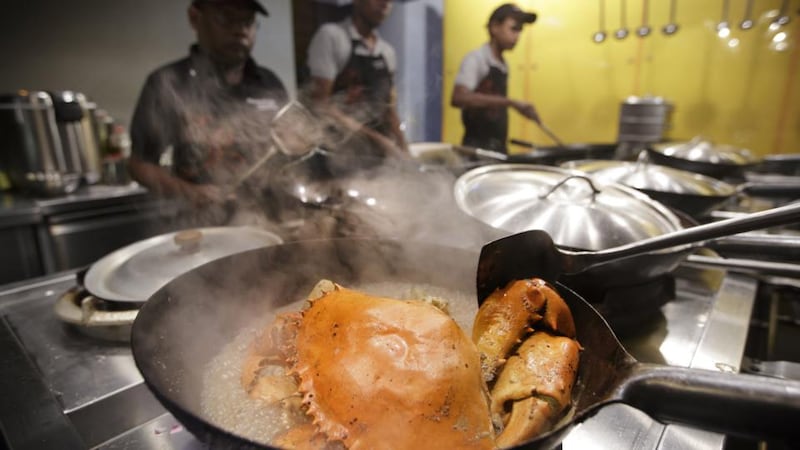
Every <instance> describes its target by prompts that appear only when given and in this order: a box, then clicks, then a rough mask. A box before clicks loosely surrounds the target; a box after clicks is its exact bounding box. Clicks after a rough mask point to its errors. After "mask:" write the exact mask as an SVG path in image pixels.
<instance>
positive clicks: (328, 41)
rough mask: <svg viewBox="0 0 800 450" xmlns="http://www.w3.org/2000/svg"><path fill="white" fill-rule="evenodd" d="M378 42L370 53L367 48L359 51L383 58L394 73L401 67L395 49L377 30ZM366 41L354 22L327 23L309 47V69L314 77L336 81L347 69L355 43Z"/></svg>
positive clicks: (359, 48) (346, 20)
mask: <svg viewBox="0 0 800 450" xmlns="http://www.w3.org/2000/svg"><path fill="white" fill-rule="evenodd" d="M375 33H376V36H377V40H376V42H375V46H374V47H373V48H372V49H371V51H370V50H368V49H367V47H366V45H359V46H358V47H356V52H357V53H359V54H364V55H368V56H379V55H381V56H383V58H384V60H386V65H387V67H388V68H389V72H391V73H394V72H395V69H396V68H397V57H396V56H395V52H394V48H392V46H391V45H390V44H389V43H388V42H386V41H385V40H383V39H382V38H381V37H380V35H378V34H377V31H375ZM354 40H359V41H363V38H362V37H361V35H360V34H358V31H357V30H356V28H355V26H354V25H353V21H352V20H351V19H349V18H348V19H345V20H343V21H341V22H338V23H326V24H324V25H322V26H321V27H320V28H319V30H317V32H316V33H315V34H314V37H313V38H311V43H310V44H309V46H308V58H307V61H308V69H309V71H310V73H311V76H312V77H316V78H322V79H325V80H335V79H336V76H337V75H339V73H340V72H341V71H342V70H343V69H344V67H345V65H346V64H347V61H348V60H349V59H350V52H351V50H352V42H353V41H354Z"/></svg>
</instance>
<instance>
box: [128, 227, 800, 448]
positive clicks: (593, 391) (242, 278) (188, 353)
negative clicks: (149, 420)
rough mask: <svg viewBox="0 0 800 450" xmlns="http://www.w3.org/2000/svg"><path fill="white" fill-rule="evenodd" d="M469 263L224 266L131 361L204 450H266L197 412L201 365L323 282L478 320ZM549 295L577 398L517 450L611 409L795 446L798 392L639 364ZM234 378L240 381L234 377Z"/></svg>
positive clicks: (184, 293)
mask: <svg viewBox="0 0 800 450" xmlns="http://www.w3.org/2000/svg"><path fill="white" fill-rule="evenodd" d="M477 259H478V258H477V253H476V252H474V251H467V250H459V249H453V248H448V247H443V246H437V245H430V244H421V243H413V242H404V243H400V242H398V241H377V240H347V239H344V240H318V241H305V242H294V243H289V244H283V245H277V246H272V247H267V248H263V249H258V250H253V251H249V252H244V253H240V254H236V255H232V256H228V257H226V258H223V259H220V260H217V261H214V262H211V263H209V264H206V265H204V266H201V267H198V268H195V269H193V270H192V271H190V272H188V273H186V274H184V275H182V276H180V277H179V278H177V279H175V280H173V281H171V282H170V283H168V284H167V285H166V286H164V287H163V288H162V289H160V290H159V291H158V292H156V293H155V294H154V295H153V296H152V297H151V298H150V299H149V300H148V301H147V303H146V304H145V305H144V306H143V307H142V308H141V310H140V312H139V314H138V316H137V318H136V321H135V322H134V324H133V331H132V339H131V346H132V350H133V356H134V359H135V362H136V365H137V367H138V368H139V370H140V372H141V373H142V376H143V378H144V381H145V383H146V384H147V386H148V387H149V388H150V389H151V391H152V392H153V393H154V394H155V396H156V398H158V400H159V401H161V403H162V404H164V406H165V407H166V408H167V409H168V410H169V411H170V412H171V413H172V414H173V415H174V416H175V417H176V418H177V419H178V420H179V421H180V422H181V423H183V424H184V425H185V426H186V427H187V429H188V430H189V431H191V432H192V433H193V434H194V435H195V436H197V437H198V438H199V439H201V440H202V441H204V442H206V443H208V444H209V445H210V447H211V448H268V447H267V446H266V445H265V444H263V443H258V442H255V441H254V440H252V438H250V437H248V436H247V435H244V434H243V432H242V431H240V430H236V429H234V428H232V426H228V425H222V424H220V422H219V421H218V420H214V419H212V418H211V417H210V415H209V414H207V413H206V412H205V410H204V408H203V405H202V404H201V403H202V400H201V399H202V398H203V395H202V394H203V389H204V383H205V382H206V381H205V373H206V371H208V370H209V367H208V364H209V362H210V361H211V360H212V359H213V358H214V357H215V356H216V355H217V354H219V352H220V351H221V350H222V349H223V347H225V346H227V345H229V344H230V343H232V342H233V341H234V340H235V339H236V338H237V336H240V334H241V333H242V330H246V329H248V328H252V327H254V326H257V327H258V328H261V327H263V326H266V325H267V324H268V323H269V320H270V317H271V314H272V313H274V312H275V311H276V309H277V308H280V307H282V306H284V305H286V304H287V303H289V302H293V301H296V300H299V299H302V298H305V296H306V294H307V293H308V292H309V291H310V289H311V288H312V287H313V286H314V285H315V283H316V282H317V281H318V280H319V279H320V278H329V279H332V280H335V281H337V282H339V283H341V284H342V285H344V286H348V287H353V288H358V287H359V286H373V287H372V288H371V290H370V291H369V292H370V293H372V294H373V295H387V294H386V293H385V292H382V291H381V288H380V286H381V283H387V282H388V283H402V284H403V285H406V286H408V287H409V288H411V287H418V286H420V285H424V286H430V287H431V288H437V287H438V288H443V289H448V290H455V291H457V292H460V293H463V294H464V295H463V297H462V296H458V298H454V299H450V300H451V301H453V302H458V303H459V304H461V305H463V306H465V307H471V308H472V311H475V310H476V308H477V302H476V299H475V297H474V293H475V286H474V280H475V270H476V265H477ZM556 288H557V289H558V291H559V292H560V294H561V295H562V296H563V297H564V299H565V301H566V302H567V304H568V306H569V307H570V309H571V311H572V315H573V317H574V320H575V325H576V328H577V339H578V341H579V342H580V343H581V345H582V347H583V350H582V352H581V360H580V365H579V369H578V380H577V383H576V386H577V387H576V388H575V389H573V398H572V408H571V411H569V412H568V414H567V416H566V418H565V419H564V420H562V421H560V422H559V423H558V424H557V425H556V428H555V429H554V430H552V431H550V432H548V433H546V434H544V435H542V436H540V437H539V438H537V439H536V440H534V441H531V442H528V443H527V444H526V445H525V446H524V448H534V449H535V448H551V447H553V446H555V445H557V444H558V442H560V440H561V439H562V438H563V436H564V435H565V434H566V433H567V432H568V431H569V430H570V429H571V427H572V426H573V425H575V424H576V423H579V422H581V421H583V420H585V419H586V418H588V417H590V416H591V415H592V414H594V413H595V412H596V411H597V410H598V409H600V408H602V407H603V406H604V405H607V404H609V403H613V402H624V403H627V404H629V405H632V406H635V407H637V408H640V409H642V410H643V411H645V412H647V413H649V414H651V415H652V416H653V417H654V418H657V419H660V420H663V421H667V422H682V423H691V424H695V425H700V426H702V427H704V428H707V429H709V430H713V431H720V432H728V433H734V434H742V435H748V436H759V437H777V438H786V439H797V438H798V437H800V431H799V430H798V429H797V427H796V426H795V425H794V423H795V422H796V420H793V419H796V418H797V417H798V414H799V413H800V395H799V394H798V392H800V384H798V383H797V382H793V381H786V380H775V379H766V378H761V377H757V376H748V375H736V374H729V373H720V372H711V371H704V370H693V369H684V368H678V367H668V366H658V365H652V364H643V363H639V362H637V361H636V360H635V359H633V358H632V357H631V356H630V355H629V354H628V353H627V352H626V351H625V350H624V349H623V348H622V347H621V346H620V344H619V342H618V341H617V340H616V338H615V337H614V335H613V333H612V332H611V331H610V330H609V328H608V326H607V324H606V323H605V322H604V321H603V319H602V318H601V317H600V316H599V315H598V314H597V313H596V312H595V311H594V310H593V309H592V307H591V306H590V305H589V304H588V303H586V302H585V301H584V300H583V299H582V298H581V297H580V296H578V295H577V294H575V293H574V292H573V291H571V290H570V289H568V288H567V287H566V286H564V285H560V284H559V285H556ZM469 315H470V317H472V316H473V315H474V314H473V313H470V314H469ZM233 377H234V380H238V375H236V372H234V375H233ZM232 382H233V383H236V381H232ZM776 417H779V418H781V420H775V418H776ZM520 448H523V447H520Z"/></svg>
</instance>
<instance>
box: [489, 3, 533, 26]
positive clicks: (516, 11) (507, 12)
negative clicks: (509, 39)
mask: <svg viewBox="0 0 800 450" xmlns="http://www.w3.org/2000/svg"><path fill="white" fill-rule="evenodd" d="M509 17H513V18H515V19H517V21H519V23H520V24H525V23H533V22H536V13H533V12H525V11H523V10H521V9H520V8H519V6H517V5H515V4H513V3H504V4H502V5H500V6H498V7H497V9H495V10H494V12H493V13H492V15H491V16H489V23H493V22H503V21H504V20H506V19H507V18H509Z"/></svg>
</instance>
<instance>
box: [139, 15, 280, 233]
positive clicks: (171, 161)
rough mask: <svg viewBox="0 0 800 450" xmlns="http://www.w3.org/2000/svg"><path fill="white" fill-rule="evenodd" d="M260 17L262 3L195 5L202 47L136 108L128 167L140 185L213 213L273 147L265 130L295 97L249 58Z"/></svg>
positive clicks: (154, 79)
mask: <svg viewBox="0 0 800 450" xmlns="http://www.w3.org/2000/svg"><path fill="white" fill-rule="evenodd" d="M258 14H260V15H262V16H264V17H266V16H267V15H268V13H267V10H266V9H265V8H264V7H263V6H262V5H261V4H260V3H259V2H258V1H256V0H193V1H192V3H191V5H190V6H189V9H188V18H189V23H190V24H191V26H192V29H193V30H194V32H195V35H196V39H197V41H196V43H195V44H193V45H192V46H191V48H190V50H189V55H188V56H187V57H185V58H183V59H180V60H178V61H175V62H172V63H169V64H167V65H165V66H163V67H161V68H159V69H157V70H155V71H154V72H152V73H151V74H150V75H149V76H148V77H147V80H146V82H145V84H144V87H143V88H142V91H141V94H140V96H139V100H138V103H137V104H136V108H135V111H134V114H133V119H132V122H131V140H132V152H131V158H130V162H129V169H130V172H131V175H132V176H133V178H134V179H135V180H136V181H138V182H139V183H141V184H142V185H144V186H146V187H147V188H149V189H150V190H152V191H153V192H155V193H157V194H160V195H166V196H180V197H183V198H185V199H187V200H188V201H189V202H191V203H192V204H193V205H194V206H196V207H198V208H199V209H201V210H202V209H208V205H213V204H218V203H220V202H221V201H222V200H223V192H224V186H225V185H226V184H228V183H231V181H232V180H234V179H235V177H236V176H237V174H239V173H242V172H243V171H244V170H246V169H247V168H248V166H249V164H250V163H251V162H252V161H254V160H256V159H257V158H258V156H259V154H260V152H262V151H263V150H264V148H266V145H264V142H263V140H265V139H268V138H266V136H267V134H266V132H265V131H264V128H267V129H268V127H269V124H270V122H271V120H272V118H273V117H274V116H275V114H276V113H277V111H278V110H279V109H280V108H281V106H283V105H284V104H285V103H286V102H287V101H288V95H287V92H286V89H285V88H284V86H283V84H282V83H281V81H280V80H279V79H278V77H277V76H276V75H275V74H274V73H273V72H272V71H271V70H269V69H267V68H265V67H262V66H259V65H258V64H257V63H256V62H255V61H254V60H253V58H252V57H251V56H250V53H251V50H252V49H253V45H254V43H255V37H256V30H257V28H258V24H259V22H258V17H257V15H258ZM210 220H214V219H210Z"/></svg>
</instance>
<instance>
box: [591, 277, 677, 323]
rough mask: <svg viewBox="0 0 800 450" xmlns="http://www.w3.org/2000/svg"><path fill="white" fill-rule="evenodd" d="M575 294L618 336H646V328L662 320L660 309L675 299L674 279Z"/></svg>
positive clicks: (659, 279) (660, 278)
mask: <svg viewBox="0 0 800 450" xmlns="http://www.w3.org/2000/svg"><path fill="white" fill-rule="evenodd" d="M576 291H577V292H578V293H579V294H580V295H582V296H583V297H584V298H585V299H586V300H588V301H589V302H590V303H591V304H592V306H594V307H595V309H597V311H598V312H599V313H600V314H602V316H603V317H604V318H605V319H606V321H607V322H608V324H609V325H611V328H612V329H613V330H614V333H616V334H617V335H618V336H632V335H636V334H640V333H644V332H647V331H648V327H647V325H648V324H650V323H651V322H654V321H656V320H657V319H658V318H659V317H660V316H661V307H662V306H663V305H665V304H666V303H667V302H669V301H671V300H673V299H674V298H675V296H676V295H675V278H674V277H673V276H671V275H664V276H661V277H658V278H655V279H653V280H650V281H647V282H644V283H641V284H636V285H630V286H615V287H611V288H607V289H605V290H593V289H591V288H584V289H576Z"/></svg>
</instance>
